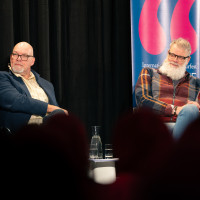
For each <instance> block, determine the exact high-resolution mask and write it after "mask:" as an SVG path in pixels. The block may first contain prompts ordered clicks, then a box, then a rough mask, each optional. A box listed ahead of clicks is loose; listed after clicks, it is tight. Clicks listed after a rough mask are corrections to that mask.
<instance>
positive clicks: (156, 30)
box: [139, 0, 166, 55]
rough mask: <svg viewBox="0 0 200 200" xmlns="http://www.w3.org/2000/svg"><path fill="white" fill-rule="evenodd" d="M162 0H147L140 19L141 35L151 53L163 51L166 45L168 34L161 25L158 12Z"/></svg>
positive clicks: (144, 45)
mask: <svg viewBox="0 0 200 200" xmlns="http://www.w3.org/2000/svg"><path fill="white" fill-rule="evenodd" d="M160 3H161V0H146V1H145V3H144V5H143V8H142V11H141V15H140V20H139V37H140V41H141V43H142V46H143V48H144V49H145V50H146V51H147V52H148V53H150V54H153V55H157V54H160V53H162V51H163V50H164V49H165V46H166V34H165V32H164V30H163V28H162V27H161V25H160V23H159V21H158V17H157V12H158V8H159V5H160Z"/></svg>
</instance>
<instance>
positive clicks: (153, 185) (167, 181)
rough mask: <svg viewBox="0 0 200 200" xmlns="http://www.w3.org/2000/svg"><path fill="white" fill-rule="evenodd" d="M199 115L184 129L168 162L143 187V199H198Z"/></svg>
mask: <svg viewBox="0 0 200 200" xmlns="http://www.w3.org/2000/svg"><path fill="white" fill-rule="evenodd" d="M199 130H200V118H198V119H197V120H196V121H194V122H193V123H192V124H191V125H189V127H188V128H187V129H186V130H185V132H184V133H183V135H182V137H181V138H180V140H179V141H178V142H177V143H176V146H175V148H174V150H173V152H172V155H171V157H170V159H169V160H168V162H167V164H166V165H164V167H163V168H162V169H161V170H159V171H158V173H157V174H156V176H154V178H153V179H152V180H151V181H150V182H149V183H148V184H147V185H146V189H144V190H143V194H144V195H143V196H144V198H143V199H144V200H157V199H163V200H165V199H172V198H173V199H200V190H199V188H200V170H199V169H200V156H199V155H200V134H199V133H200V131H199Z"/></svg>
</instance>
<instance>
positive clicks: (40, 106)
mask: <svg viewBox="0 0 200 200" xmlns="http://www.w3.org/2000/svg"><path fill="white" fill-rule="evenodd" d="M32 72H33V74H34V75H35V78H36V80H37V82H38V84H39V85H40V87H41V88H43V90H44V91H45V92H46V94H47V96H48V98H49V104H51V105H55V106H58V104H57V101H56V97H55V92H54V87H53V85H52V84H51V83H50V82H49V81H47V80H45V79H43V78H41V77H40V75H39V74H38V73H36V72H35V71H33V70H32ZM47 106H48V104H47V103H46V102H43V101H40V100H36V99H33V98H31V95H30V93H29V91H28V89H27V87H26V85H25V83H24V82H23V80H22V78H20V77H17V76H15V75H14V74H13V73H12V72H11V71H9V72H6V71H0V127H1V126H3V127H7V128H9V129H10V130H11V131H13V132H15V131H17V130H18V129H19V128H20V127H22V126H23V125H25V124H27V123H28V121H29V119H30V117H31V115H40V116H42V117H44V116H45V114H46V112H47Z"/></svg>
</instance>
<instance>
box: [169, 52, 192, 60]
mask: <svg viewBox="0 0 200 200" xmlns="http://www.w3.org/2000/svg"><path fill="white" fill-rule="evenodd" d="M168 54H169V58H171V59H172V58H173V59H174V58H177V60H178V61H184V60H185V59H186V58H189V57H190V56H186V57H184V56H178V55H176V54H174V53H171V52H170V51H168Z"/></svg>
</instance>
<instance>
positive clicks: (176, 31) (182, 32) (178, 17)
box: [170, 0, 198, 54]
mask: <svg viewBox="0 0 200 200" xmlns="http://www.w3.org/2000/svg"><path fill="white" fill-rule="evenodd" d="M194 2H195V0H179V1H178V2H177V4H176V6H175V8H174V12H173V15H172V19H171V26H170V34H171V39H172V40H173V39H176V38H178V37H183V38H185V39H187V40H188V41H189V42H190V44H191V47H192V53H191V54H193V53H194V52H195V51H196V50H197V40H198V38H197V34H196V32H195V30H194V28H193V27H192V25H191V23H190V20H189V13H190V9H191V7H192V5H193V3H194Z"/></svg>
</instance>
